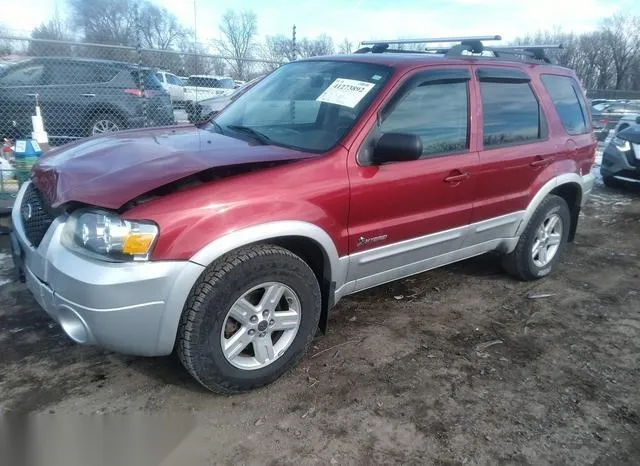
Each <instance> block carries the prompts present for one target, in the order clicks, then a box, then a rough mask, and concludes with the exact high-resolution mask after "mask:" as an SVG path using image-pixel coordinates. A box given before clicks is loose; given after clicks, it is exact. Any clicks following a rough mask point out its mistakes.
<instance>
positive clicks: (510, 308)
mask: <svg viewBox="0 0 640 466" xmlns="http://www.w3.org/2000/svg"><path fill="white" fill-rule="evenodd" d="M8 253H9V251H8V247H7V241H6V237H4V238H0V283H1V284H2V285H1V286H0V411H4V412H7V413H11V412H17V413H31V412H39V413H57V414H70V413H83V414H89V413H98V414H102V413H137V412H142V413H145V414H158V415H167V416H170V419H172V420H173V421H171V422H173V423H174V427H176V426H178V425H181V424H180V422H181V421H178V419H183V420H184V426H185V427H184V428H183V429H182V431H181V432H182V433H181V434H180V436H179V438H177V439H175V441H174V442H173V443H171V442H166V443H164V446H163V448H164V450H163V449H162V448H160V449H159V450H158V449H156V450H157V451H155V454H156V455H159V456H160V457H165V458H166V460H165V462H164V463H163V464H167V465H168V464H179V465H181V466H190V465H209V464H236V465H239V464H273V465H276V464H277V465H280V464H282V465H284V464H296V465H300V464H321V465H325V464H362V465H368V464H436V465H445V464H447V465H454V464H491V465H497V464H550V463H554V464H576V465H585V464H598V465H614V464H629V465H632V464H636V465H637V464H640V395H639V392H638V387H639V386H640V365H639V364H638V363H639V360H640V190H638V189H636V190H635V191H634V190H632V189H631V190H625V191H612V190H609V189H606V188H604V187H598V188H597V189H596V191H595V194H594V195H593V197H592V199H591V202H590V204H589V205H588V206H587V207H586V209H585V210H584V212H583V215H582V219H581V225H580V228H579V231H578V235H577V238H576V242H575V244H573V245H572V246H571V247H570V249H569V250H568V251H567V253H566V255H565V257H564V259H563V261H562V264H561V266H560V267H559V269H558V270H557V271H556V273H555V274H554V275H553V276H552V277H550V278H548V279H545V280H542V281H538V282H535V283H520V282H517V281H514V280H512V279H510V278H508V277H507V276H506V275H504V274H503V273H502V272H501V270H500V268H499V265H498V261H497V260H496V258H495V257H492V256H484V257H480V258H477V259H474V260H470V261H466V262H463V263H459V264H456V265H453V266H449V267H446V268H443V269H439V270H435V271H431V272H428V273H424V274H422V275H419V276H416V277H413V278H410V279H406V280H402V281H398V282H395V283H391V284H388V285H385V286H382V287H379V288H376V289H373V290H370V291H367V292H363V293H361V294H358V295H355V296H352V297H350V298H347V299H344V300H343V301H341V302H340V303H339V305H338V306H337V308H336V309H335V311H334V312H333V314H332V315H331V319H330V330H329V333H328V335H327V336H325V337H318V338H317V339H316V340H315V341H314V346H313V347H312V349H311V351H310V353H309V354H308V355H307V356H306V357H305V358H304V360H303V361H302V362H301V363H300V364H299V365H298V366H297V368H296V369H295V370H294V371H292V372H290V373H289V374H288V375H286V376H285V377H283V378H282V379H281V380H279V381H278V382H276V383H275V384H273V385H271V386H269V387H266V388H264V389H262V390H259V391H256V392H253V393H249V394H244V395H238V396H232V397H222V396H217V395H212V394H210V393H208V392H205V391H204V390H203V389H201V388H200V387H199V385H197V384H196V383H195V382H194V381H192V380H191V379H190V378H189V376H188V375H187V374H186V372H185V371H184V370H183V369H182V368H181V367H180V365H179V364H178V363H177V362H176V361H175V360H174V359H172V358H170V357H167V358H154V359H144V358H133V357H127V356H121V355H117V354H113V353H109V352H105V351H102V350H100V349H96V348H90V347H82V346H78V345H75V344H74V343H72V342H71V341H70V340H68V339H67V338H66V337H65V336H64V334H63V332H62V330H61V329H60V328H58V327H57V326H56V325H54V324H53V323H52V321H50V320H49V319H48V318H47V316H46V315H45V314H44V312H43V311H41V310H40V309H39V308H38V307H37V305H36V303H35V301H34V300H33V299H32V298H31V297H30V295H29V293H28V291H27V289H26V288H25V287H24V286H23V285H22V284H20V283H17V282H15V281H11V282H8V283H5V282H6V281H7V280H9V279H10V278H8V277H9V276H10V271H9V267H10V258H9V256H8ZM536 295H547V296H546V297H539V296H536ZM145 417H146V416H145ZM161 418H162V419H165V421H166V419H167V417H164V418H163V417H162V416H161ZM159 422H160V421H159ZM156 424H157V423H156ZM160 424H162V422H160ZM156 427H157V425H156ZM176 428H178V427H176ZM116 450H117V448H116ZM160 450H162V451H160ZM152 456H153V455H152ZM158 461H159V458H156V459H155V460H153V461H151V460H150V461H149V464H152V463H153V464H158ZM1 462H2V461H0V463H1ZM49 464H53V463H49ZM105 464H115V463H113V462H107V463H105ZM129 464H134V463H129ZM135 464H137V465H141V464H143V462H141V461H140V460H139V461H138V462H137V463H135Z"/></svg>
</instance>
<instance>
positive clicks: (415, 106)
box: [348, 66, 478, 290]
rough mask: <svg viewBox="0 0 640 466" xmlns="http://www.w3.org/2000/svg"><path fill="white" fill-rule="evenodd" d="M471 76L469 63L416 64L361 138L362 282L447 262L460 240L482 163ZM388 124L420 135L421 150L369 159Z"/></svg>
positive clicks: (356, 216) (355, 207) (353, 273)
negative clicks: (410, 155) (411, 155)
mask: <svg viewBox="0 0 640 466" xmlns="http://www.w3.org/2000/svg"><path fill="white" fill-rule="evenodd" d="M470 76H471V75H470V70H469V68H468V67H466V66H458V67H445V68H441V67H432V68H429V69H428V70H421V71H418V72H415V73H414V74H413V75H411V76H409V77H408V78H407V79H406V80H405V81H404V83H403V84H402V85H401V86H400V87H399V89H398V91H397V92H396V93H395V94H394V95H392V96H391V98H390V99H388V100H387V101H386V102H385V103H384V104H383V105H382V108H381V110H380V111H379V112H378V115H377V118H376V120H377V121H376V122H375V123H374V124H373V126H374V127H373V128H372V129H371V130H370V132H369V134H368V135H367V137H366V138H365V139H364V140H363V141H362V143H361V144H360V145H357V144H354V148H352V151H351V153H350V156H349V162H348V163H349V167H348V170H349V177H350V184H351V203H350V214H349V238H350V239H349V248H350V254H351V258H352V260H351V261H350V266H349V274H348V275H349V276H348V281H353V280H357V282H356V284H355V287H356V290H359V289H364V288H368V287H371V286H375V285H378V284H380V283H384V282H386V281H390V280H395V279H397V278H401V277H404V276H407V275H410V274H413V273H416V272H419V271H421V270H425V269H427V268H430V267H431V266H435V265H439V264H436V263H434V260H436V261H437V260H438V259H437V258H441V259H440V260H441V261H442V262H443V263H444V262H448V261H447V260H446V259H447V257H448V254H450V253H452V252H453V251H456V250H457V249H458V248H460V247H461V245H462V242H463V240H464V235H465V230H466V227H467V225H468V224H469V222H470V219H471V215H472V208H473V193H474V186H475V175H476V169H477V164H478V154H477V152H476V151H475V150H474V148H473V147H472V144H471V140H470V137H469V135H470V125H471V121H472V119H471V118H470V115H473V111H472V108H473V107H474V105H472V103H473V101H474V99H473V98H472V94H473V90H472V88H471V87H470V85H469V84H470ZM388 132H394V133H411V134H415V135H418V136H419V137H420V139H421V141H422V146H423V151H422V157H421V158H420V159H418V160H414V161H406V162H395V163H388V164H383V165H374V164H372V163H370V162H369V157H370V154H371V152H372V150H373V146H374V145H375V143H376V141H377V140H378V139H379V138H380V136H381V135H382V134H384V133H388ZM434 264H435V265H434Z"/></svg>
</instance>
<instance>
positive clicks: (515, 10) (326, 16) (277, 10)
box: [0, 0, 640, 43]
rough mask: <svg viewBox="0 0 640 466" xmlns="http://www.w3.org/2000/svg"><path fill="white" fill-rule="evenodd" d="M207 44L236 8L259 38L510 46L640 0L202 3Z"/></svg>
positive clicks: (639, 7)
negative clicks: (249, 16) (254, 23)
mask: <svg viewBox="0 0 640 466" xmlns="http://www.w3.org/2000/svg"><path fill="white" fill-rule="evenodd" d="M156 3H158V4H160V5H162V6H164V7H165V8H167V9H168V10H169V11H171V12H172V13H174V14H175V15H176V16H177V17H178V18H179V19H180V20H181V21H182V22H183V23H184V24H185V25H187V26H189V27H193V25H194V1H193V0H156ZM195 3H196V8H197V24H196V25H197V33H198V38H199V40H201V41H206V40H207V39H211V38H214V37H218V35H219V33H218V23H219V21H220V16H221V15H222V13H223V12H224V11H225V10H227V9H229V8H231V9H235V10H245V9H246V10H252V11H254V12H255V13H256V14H257V16H258V32H259V36H260V37H263V36H265V35H275V34H285V35H290V34H291V26H292V25H293V24H294V23H295V24H296V26H297V28H298V37H316V36H318V35H320V34H329V35H330V36H331V37H332V38H333V39H334V41H335V42H336V43H338V42H340V41H341V40H342V39H343V38H345V37H348V38H349V39H350V40H352V41H354V42H359V41H361V40H366V39H372V38H383V39H390V38H394V37H403V38H408V37H425V36H427V37H429V36H430V37H434V36H447V35H449V36H451V35H462V34H464V35H474V34H502V36H503V38H505V39H506V40H511V39H513V38H515V37H516V36H518V35H524V34H526V33H527V32H535V31H537V30H539V29H549V28H551V27H553V26H560V27H561V28H562V29H563V30H564V31H575V32H583V31H588V30H592V29H594V28H596V27H597V26H598V24H599V23H600V22H601V21H602V19H603V18H605V17H607V16H610V15H612V14H614V13H616V12H618V11H622V12H625V13H632V14H638V15H640V0H350V1H340V0H313V1H311V0H297V1H292V0H196V2H195ZM56 4H57V5H58V9H59V11H60V13H61V14H62V15H63V16H64V13H65V5H66V0H0V11H2V12H3V14H2V18H1V19H0V21H4V22H5V23H8V26H9V27H10V28H11V29H13V30H14V31H15V32H18V33H20V32H21V33H27V32H28V31H30V30H31V29H32V28H33V27H34V26H37V25H38V24H40V23H42V22H43V21H46V20H48V19H49V18H50V17H51V16H52V15H53V12H54V11H55V9H56Z"/></svg>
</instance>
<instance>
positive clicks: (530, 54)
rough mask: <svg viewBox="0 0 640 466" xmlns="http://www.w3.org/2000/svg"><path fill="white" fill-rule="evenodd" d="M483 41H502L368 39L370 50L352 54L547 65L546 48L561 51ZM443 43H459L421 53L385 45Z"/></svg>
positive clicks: (558, 46)
mask: <svg viewBox="0 0 640 466" xmlns="http://www.w3.org/2000/svg"><path fill="white" fill-rule="evenodd" d="M487 40H502V37H501V36H499V35H495V36H468V37H467V36H465V37H433V38H422V39H394V40H368V41H362V42H361V44H362V45H365V46H367V45H370V46H371V47H362V48H360V49H358V50H356V51H355V53H428V54H432V55H433V54H439V55H444V56H446V57H465V56H466V57H468V56H475V57H478V56H480V57H485V58H491V57H496V58H498V57H502V56H503V55H509V56H511V57H516V58H514V59H516V60H520V61H522V59H523V58H524V59H525V61H527V59H528V60H531V61H543V62H545V63H551V60H549V58H548V57H547V55H546V54H545V50H546V49H562V48H564V47H563V46H562V44H546V45H503V46H496V47H486V46H485V45H484V44H483V43H482V41H487ZM445 42H460V43H459V44H456V45H454V46H452V47H449V48H444V47H433V48H429V47H427V48H425V49H424V50H402V49H391V48H389V45H402V44H430V43H445ZM484 52H490V53H491V55H490V56H489V55H485V54H484Z"/></svg>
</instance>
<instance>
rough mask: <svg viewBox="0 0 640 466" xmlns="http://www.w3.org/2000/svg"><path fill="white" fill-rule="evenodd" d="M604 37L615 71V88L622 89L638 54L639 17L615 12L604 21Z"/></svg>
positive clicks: (639, 50) (639, 52) (639, 37)
mask: <svg viewBox="0 0 640 466" xmlns="http://www.w3.org/2000/svg"><path fill="white" fill-rule="evenodd" d="M604 39H605V43H606V45H607V46H608V47H609V48H610V49H611V54H612V59H613V66H614V67H615V71H616V78H615V88H616V89H622V88H623V85H624V84H625V81H626V80H627V78H628V77H629V70H630V69H631V67H632V66H633V65H634V62H635V61H636V60H637V57H638V55H639V54H640V17H639V16H628V15H623V14H617V15H615V16H613V17H611V18H608V19H607V20H605V22H604Z"/></svg>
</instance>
